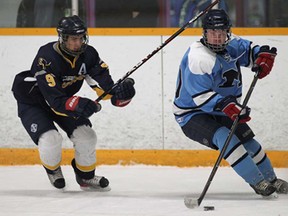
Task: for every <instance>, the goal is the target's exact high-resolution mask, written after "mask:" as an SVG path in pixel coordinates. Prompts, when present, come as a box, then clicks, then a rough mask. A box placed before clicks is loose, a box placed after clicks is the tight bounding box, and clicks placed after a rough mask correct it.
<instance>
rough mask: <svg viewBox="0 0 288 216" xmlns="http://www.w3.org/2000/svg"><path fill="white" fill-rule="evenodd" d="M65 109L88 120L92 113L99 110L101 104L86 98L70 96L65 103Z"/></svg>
mask: <svg viewBox="0 0 288 216" xmlns="http://www.w3.org/2000/svg"><path fill="white" fill-rule="evenodd" d="M65 108H66V110H68V111H73V112H76V113H77V114H78V115H79V116H82V117H84V118H89V117H90V116H91V115H92V114H93V113H96V112H99V111H100V110H101V104H99V103H97V102H96V101H92V100H90V99H88V98H82V97H78V96H72V97H70V98H68V100H67V101H66V103H65Z"/></svg>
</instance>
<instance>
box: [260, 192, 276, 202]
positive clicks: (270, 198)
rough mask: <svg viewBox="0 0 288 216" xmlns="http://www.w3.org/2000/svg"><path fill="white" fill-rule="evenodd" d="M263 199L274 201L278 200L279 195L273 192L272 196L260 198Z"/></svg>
mask: <svg viewBox="0 0 288 216" xmlns="http://www.w3.org/2000/svg"><path fill="white" fill-rule="evenodd" d="M262 197H263V199H266V200H275V199H278V197H279V195H278V194H277V193H276V192H274V193H272V194H270V195H269V196H262Z"/></svg>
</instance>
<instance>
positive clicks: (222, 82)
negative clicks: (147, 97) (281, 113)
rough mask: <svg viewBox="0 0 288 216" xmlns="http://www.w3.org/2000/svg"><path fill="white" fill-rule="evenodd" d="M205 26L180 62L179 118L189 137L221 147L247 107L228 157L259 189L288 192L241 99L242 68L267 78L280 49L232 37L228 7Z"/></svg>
mask: <svg viewBox="0 0 288 216" xmlns="http://www.w3.org/2000/svg"><path fill="white" fill-rule="evenodd" d="M202 27H203V36H202V38H201V40H200V41H197V42H194V43H192V45H191V46H190V47H189V48H188V50H187V51H186V53H185V55H184V57H183V59H182V61H181V65H180V70H179V74H178V78H177V86H176V93H175V98H174V104H173V112H174V115H175V118H176V121H177V122H178V123H179V125H180V126H181V128H182V131H183V132H184V134H185V135H186V136H187V137H188V138H190V139H192V140H194V141H197V142H199V143H201V144H203V145H205V146H207V147H209V148H212V149H216V150H221V149H222V148H223V145H224V143H225V141H226V139H227V137H228V134H229V129H230V127H231V125H232V123H233V121H234V120H235V118H236V116H237V115H239V113H240V110H241V109H242V108H243V111H242V112H241V114H240V116H239V117H240V118H239V119H240V120H239V124H238V127H237V129H236V132H235V134H234V135H233V137H232V139H231V141H230V143H229V146H228V148H227V150H226V152H225V154H224V159H225V160H226V161H227V162H228V163H229V164H230V165H231V167H232V168H233V169H234V170H235V171H236V173H237V174H238V175H239V176H241V177H242V178H243V179H244V180H245V181H246V182H247V183H248V184H250V186H251V187H252V188H253V189H254V190H255V192H256V193H257V194H260V195H262V196H269V195H271V194H272V193H274V192H275V191H276V192H277V193H280V194H287V193H288V183H287V182H286V181H284V180H282V179H279V178H277V177H276V174H275V172H274V170H273V167H272V165H271V163H270V160H269V158H268V156H267V155H266V153H265V152H264V150H263V149H262V147H261V145H260V143H259V142H258V141H257V140H256V139H255V138H254V136H255V135H254V133H253V131H252V130H251V128H250V127H249V126H248V124H247V123H246V122H247V121H249V120H250V117H249V113H250V108H249V107H242V106H241V102H240V101H241V96H242V79H241V71H240V67H241V66H244V67H250V68H253V69H252V70H254V71H259V73H258V77H259V79H262V78H264V77H266V76H267V75H268V74H269V73H270V71H271V69H272V67H273V63H274V59H275V57H276V54H277V49H276V48H274V47H272V48H270V47H269V46H268V45H265V46H258V45H254V44H253V43H252V42H251V41H248V40H244V39H242V38H239V37H236V36H233V37H232V35H231V30H230V28H231V23H230V19H229V17H228V15H227V14H226V12H225V11H224V10H220V9H212V10H210V11H209V12H208V13H207V14H206V16H205V17H204V18H203V21H202Z"/></svg>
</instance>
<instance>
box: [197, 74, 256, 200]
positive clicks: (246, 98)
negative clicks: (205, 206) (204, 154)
mask: <svg viewBox="0 0 288 216" xmlns="http://www.w3.org/2000/svg"><path fill="white" fill-rule="evenodd" d="M257 80H258V74H257V73H256V74H255V76H254V78H253V81H252V83H251V85H250V87H249V90H248V92H247V94H246V97H245V98H244V101H243V107H246V106H247V104H248V101H249V99H250V97H251V95H252V92H253V90H254V87H255V86H256V83H257ZM240 113H241V112H240ZM238 122H239V115H238V116H237V117H236V119H235V120H234V122H233V124H232V126H231V129H230V132H229V134H228V137H227V139H226V141H225V143H224V146H223V148H222V150H221V151H220V154H219V156H218V158H217V160H216V162H215V165H214V167H213V169H212V171H211V173H210V176H209V178H208V180H207V182H206V184H205V186H204V189H203V191H202V193H201V195H200V197H199V198H198V206H200V205H201V203H202V201H203V199H204V197H205V195H206V193H207V191H208V189H209V187H210V184H211V182H212V180H213V178H214V176H215V174H216V172H217V170H218V167H219V165H220V163H221V161H222V159H223V157H224V154H225V151H226V149H227V147H228V145H229V143H230V141H231V139H232V136H233V134H234V133H235V130H236V128H237V126H238Z"/></svg>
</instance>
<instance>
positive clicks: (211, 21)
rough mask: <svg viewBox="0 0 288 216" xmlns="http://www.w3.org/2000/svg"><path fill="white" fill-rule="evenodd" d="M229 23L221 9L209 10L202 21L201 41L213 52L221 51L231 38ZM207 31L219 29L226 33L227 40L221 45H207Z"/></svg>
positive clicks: (227, 17)
mask: <svg viewBox="0 0 288 216" xmlns="http://www.w3.org/2000/svg"><path fill="white" fill-rule="evenodd" d="M231 26H232V25H231V22H230V18H229V16H228V15H227V13H226V12H225V11H224V10H223V9H211V10H209V11H208V12H207V14H206V15H205V17H204V18H203V20H202V28H203V39H204V43H205V45H206V46H207V47H208V48H209V49H211V50H212V51H214V52H221V51H223V50H224V49H225V48H226V46H227V45H228V43H229V41H230V38H231ZM207 29H213V30H216V29H219V30H223V31H227V39H226V41H225V43H224V44H222V45H213V44H209V43H207V34H206V33H207Z"/></svg>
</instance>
